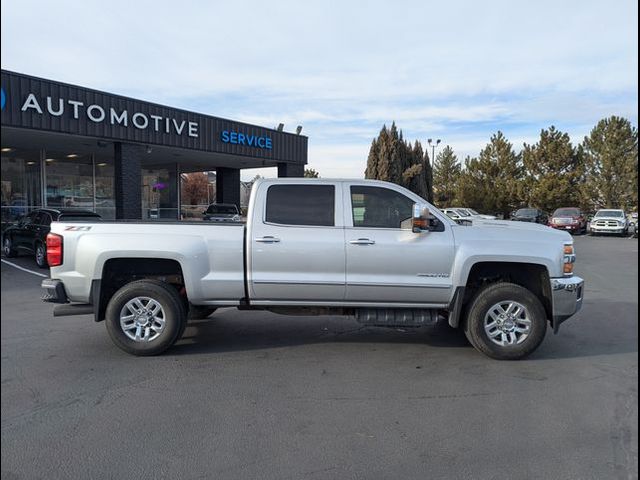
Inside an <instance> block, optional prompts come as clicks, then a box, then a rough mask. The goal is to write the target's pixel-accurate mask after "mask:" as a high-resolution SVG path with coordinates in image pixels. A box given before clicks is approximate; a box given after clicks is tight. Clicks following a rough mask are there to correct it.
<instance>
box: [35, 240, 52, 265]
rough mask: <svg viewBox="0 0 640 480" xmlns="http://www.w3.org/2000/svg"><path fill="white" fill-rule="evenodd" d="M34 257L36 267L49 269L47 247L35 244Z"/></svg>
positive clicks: (39, 243)
mask: <svg viewBox="0 0 640 480" xmlns="http://www.w3.org/2000/svg"><path fill="white" fill-rule="evenodd" d="M35 255H36V257H35V258H36V265H38V267H40V268H49V264H48V263H47V247H46V246H45V245H44V244H43V243H42V242H38V243H36V248H35Z"/></svg>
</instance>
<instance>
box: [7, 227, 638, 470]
mask: <svg viewBox="0 0 640 480" xmlns="http://www.w3.org/2000/svg"><path fill="white" fill-rule="evenodd" d="M575 244H576V250H577V254H578V264H577V269H576V271H577V273H578V274H579V275H581V276H582V277H584V278H585V280H586V282H587V284H586V299H585V304H584V307H583V310H582V312H580V313H579V314H578V315H577V316H576V317H574V318H573V319H571V320H569V321H568V322H566V323H565V324H564V325H563V327H562V328H561V331H560V334H559V335H553V334H552V333H551V332H548V334H547V338H546V339H545V342H544V343H543V345H542V346H541V348H540V349H539V350H538V351H537V352H535V353H534V355H532V356H531V357H530V358H528V359H527V360H524V361H519V362H499V361H495V360H490V359H488V358H486V357H484V356H482V355H481V354H479V353H478V352H476V351H475V350H474V349H473V348H472V347H470V346H469V345H468V344H467V342H466V340H465V339H464V337H463V336H462V335H461V334H459V333H458V332H456V331H453V330H450V329H449V328H448V327H447V326H438V327H434V328H422V329H415V330H414V329H407V330H399V329H383V328H373V327H361V326H360V325H359V324H357V323H356V322H355V321H353V320H350V319H348V318H346V317H285V316H277V315H273V314H268V313H262V312H239V311H236V310H233V309H224V310H219V311H218V312H216V313H215V314H214V315H213V316H212V317H211V318H210V319H208V320H206V321H199V322H194V323H192V324H190V326H189V327H188V328H187V330H186V334H185V338H184V339H183V340H181V341H180V342H179V343H178V344H177V345H176V346H175V347H174V348H172V349H171V350H169V352H168V353H166V354H165V355H163V356H160V357H155V358H136V357H132V356H129V355H127V354H125V353H123V352H122V351H120V350H118V349H117V348H116V347H115V346H114V345H113V344H112V343H111V341H110V340H109V338H108V336H107V333H106V331H105V326H104V324H103V323H99V324H96V323H94V322H93V320H92V318H91V317H87V316H76V317H62V318H60V317H59V318H53V317H52V316H51V310H52V306H51V305H47V304H43V303H41V302H40V301H39V297H40V289H39V284H40V280H41V278H39V277H37V276H35V275H32V274H30V273H27V272H23V271H19V270H16V269H15V268H13V267H11V266H8V265H6V264H5V263H2V267H1V277H2V320H1V327H2V478H6V479H23V478H24V479H30V478H82V479H86V478H172V479H173V478H215V479H225V478H268V479H271V478H273V479H289V478H290V479H300V478H308V479H336V478H340V479H346V478H397V479H404V478H421V479H424V478H430V479H434V478H482V479H484V478H486V479H501V478H544V479H555V478H558V479H570V478H575V479H608V478H611V479H629V478H637V476H638V464H637V461H638V428H637V424H638V423H637V422H638V390H637V386H638V383H637V380H638V348H637V347H638V293H637V292H638V290H637V288H638V240H637V239H627V238H604V237H593V238H592V237H576V238H575ZM13 260H14V259H12V261H13ZM15 263H18V264H19V265H22V266H25V267H27V268H32V269H34V270H37V269H36V268H35V265H34V263H33V262H32V260H31V259H28V258H19V259H17V260H16V261H15Z"/></svg>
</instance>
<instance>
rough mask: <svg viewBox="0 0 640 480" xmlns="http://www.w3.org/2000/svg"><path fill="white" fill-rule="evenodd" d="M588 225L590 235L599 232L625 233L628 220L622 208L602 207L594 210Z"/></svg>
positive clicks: (627, 227)
mask: <svg viewBox="0 0 640 480" xmlns="http://www.w3.org/2000/svg"><path fill="white" fill-rule="evenodd" d="M589 226H590V231H591V235H597V234H599V233H613V234H618V235H625V234H627V232H628V231H629V220H627V216H626V215H625V213H624V210H620V209H602V210H598V211H597V212H596V214H595V215H594V216H593V219H592V220H591V224H590V225H589Z"/></svg>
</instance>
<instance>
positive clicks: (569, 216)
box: [549, 207, 587, 233]
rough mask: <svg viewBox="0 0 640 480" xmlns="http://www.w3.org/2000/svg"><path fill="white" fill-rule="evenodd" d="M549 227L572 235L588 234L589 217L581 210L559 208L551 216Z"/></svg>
mask: <svg viewBox="0 0 640 480" xmlns="http://www.w3.org/2000/svg"><path fill="white" fill-rule="evenodd" d="M549 226H550V227H552V228H557V229H558V230H566V231H567V232H571V233H587V216H586V215H585V214H584V213H582V211H581V210H580V209H579V208H575V207H566V208H558V209H557V210H556V211H555V212H553V215H551V218H550V219H549Z"/></svg>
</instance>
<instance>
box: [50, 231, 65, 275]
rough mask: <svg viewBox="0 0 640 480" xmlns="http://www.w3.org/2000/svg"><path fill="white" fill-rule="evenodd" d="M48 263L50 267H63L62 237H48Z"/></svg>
mask: <svg viewBox="0 0 640 480" xmlns="http://www.w3.org/2000/svg"><path fill="white" fill-rule="evenodd" d="M47 263H48V264H49V266H50V267H58V266H60V265H62V236H61V235H58V234H56V233H49V234H48V235H47Z"/></svg>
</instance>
